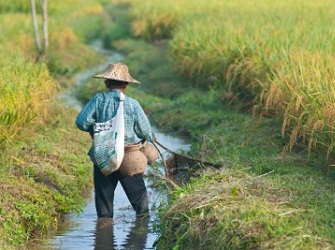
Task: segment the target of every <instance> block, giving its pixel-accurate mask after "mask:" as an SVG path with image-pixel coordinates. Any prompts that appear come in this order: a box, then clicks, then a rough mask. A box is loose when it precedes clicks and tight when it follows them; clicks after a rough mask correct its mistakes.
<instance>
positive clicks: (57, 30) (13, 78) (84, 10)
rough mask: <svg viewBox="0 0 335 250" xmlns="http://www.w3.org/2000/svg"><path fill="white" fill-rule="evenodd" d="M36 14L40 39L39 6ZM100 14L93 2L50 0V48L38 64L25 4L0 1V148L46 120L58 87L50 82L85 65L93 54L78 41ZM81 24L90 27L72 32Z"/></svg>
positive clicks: (27, 5) (86, 36)
mask: <svg viewBox="0 0 335 250" xmlns="http://www.w3.org/2000/svg"><path fill="white" fill-rule="evenodd" d="M83 2H85V4H83ZM37 6H39V3H38V4H37ZM37 11H38V24H39V25H38V28H39V33H40V34H39V35H40V36H42V34H41V33H42V18H41V13H40V11H41V10H40V8H39V7H38V8H37ZM101 12H102V6H101V4H100V3H99V2H96V1H89V2H88V1H81V0H72V1H69V2H68V3H67V4H66V6H65V5H63V4H61V3H57V2H55V1H50V3H49V5H48V15H49V25H48V26H49V40H50V46H49V48H48V51H47V55H46V56H45V57H44V58H42V60H38V59H37V57H38V53H37V49H36V46H35V41H34V30H33V25H32V18H31V14H30V2H29V1H15V3H14V2H10V3H9V2H8V1H1V7H0V13H1V15H0V30H1V33H0V55H1V56H0V65H1V69H2V70H1V75H0V89H1V99H0V110H1V111H0V145H2V144H4V143H12V142H13V140H15V139H18V138H20V137H19V135H22V132H28V134H29V131H30V132H31V131H33V130H36V129H37V128H38V126H40V125H43V123H44V122H45V120H46V119H48V118H50V112H49V108H50V107H49V103H50V101H51V99H53V98H55V97H56V96H57V93H58V91H59V89H60V88H59V87H60V83H59V82H58V81H57V80H55V78H56V77H57V75H60V74H61V75H62V76H66V75H67V74H69V73H71V72H74V71H76V70H78V69H79V67H86V65H88V64H89V63H90V62H91V60H92V59H90V58H94V56H95V54H94V52H93V51H92V49H91V48H88V46H86V45H84V44H83V43H82V42H84V41H86V40H87V39H89V38H91V37H92V36H93V34H92V32H94V30H98V29H97V28H96V27H97V26H98V25H100V23H99V22H101V20H102V18H101V16H100V14H101ZM84 18H85V20H83V19H84ZM88 20H89V22H88ZM85 21H86V22H88V23H89V24H90V26H89V25H87V26H86V28H90V29H89V30H88V31H87V32H84V31H83V30H80V29H76V28H75V27H77V26H78V25H79V23H80V25H82V24H83V22H84V23H85ZM95 32H96V31H95ZM94 35H95V34H94ZM78 61H82V63H78Z"/></svg>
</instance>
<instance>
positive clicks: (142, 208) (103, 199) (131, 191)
mask: <svg viewBox="0 0 335 250" xmlns="http://www.w3.org/2000/svg"><path fill="white" fill-rule="evenodd" d="M119 181H120V183H121V185H122V187H123V190H124V191H125V193H126V195H127V197H128V200H129V201H130V204H131V205H132V207H133V208H134V210H135V211H136V214H137V215H141V214H144V213H147V212H148V194H147V188H146V186H145V183H144V179H143V175H142V174H136V175H133V176H131V177H130V176H122V175H121V174H120V172H119V171H116V172H114V173H112V174H110V175H108V176H105V175H103V174H102V173H101V170H100V169H99V167H98V166H96V165H94V189H95V207H96V210H97V215H98V217H99V218H102V217H112V218H113V203H114V191H115V188H116V186H117V184H118V182H119Z"/></svg>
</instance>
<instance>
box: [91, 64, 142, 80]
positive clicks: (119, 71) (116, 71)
mask: <svg viewBox="0 0 335 250" xmlns="http://www.w3.org/2000/svg"><path fill="white" fill-rule="evenodd" d="M93 78H100V79H110V80H116V81H121V82H128V83H137V84H140V83H141V82H140V81H138V80H136V79H134V78H133V77H132V76H131V75H130V74H129V72H128V67H127V66H126V65H125V64H122V63H116V64H109V65H108V67H107V69H106V71H105V72H104V73H102V74H98V75H96V76H93Z"/></svg>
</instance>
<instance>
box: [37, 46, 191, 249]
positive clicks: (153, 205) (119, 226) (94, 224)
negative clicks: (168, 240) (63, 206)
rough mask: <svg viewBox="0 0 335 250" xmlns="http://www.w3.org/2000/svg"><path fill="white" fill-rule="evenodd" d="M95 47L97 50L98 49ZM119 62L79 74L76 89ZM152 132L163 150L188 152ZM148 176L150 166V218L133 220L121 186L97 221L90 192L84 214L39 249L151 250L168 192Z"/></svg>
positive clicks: (69, 98) (113, 58)
mask: <svg viewBox="0 0 335 250" xmlns="http://www.w3.org/2000/svg"><path fill="white" fill-rule="evenodd" d="M95 47H96V48H99V46H97V45H96V46H95ZM104 53H106V51H104ZM109 53H111V52H109ZM121 58H122V56H121V55H120V54H117V53H112V54H111V55H110V57H109V58H108V60H107V62H106V63H105V64H101V65H98V66H97V67H96V68H92V69H89V70H85V71H83V72H80V73H79V74H78V75H77V76H76V81H77V86H78V85H81V84H83V83H84V82H85V81H86V80H87V79H88V78H91V77H92V76H93V74H95V73H97V72H101V71H104V70H105V69H106V67H107V65H108V63H111V62H118V61H120V60H121ZM62 99H63V102H64V104H65V105H70V106H71V107H74V108H76V109H78V110H79V109H80V108H81V104H80V103H79V102H78V101H77V100H76V99H75V98H74V95H73V93H71V92H68V93H64V94H63V96H62ZM153 129H154V133H155V136H156V137H157V139H158V141H159V142H160V143H161V144H163V145H164V146H165V147H167V148H169V149H171V150H173V151H179V150H184V151H187V150H188V149H189V144H187V143H186V142H185V141H184V140H182V139H179V138H176V137H173V136H170V135H168V134H164V133H161V132H159V131H158V130H157V129H156V128H153ZM160 151H161V152H162V153H163V156H164V155H165V153H164V150H163V149H162V148H160ZM160 160H161V159H160ZM160 160H158V161H160ZM158 165H161V167H158V168H159V169H158V172H160V174H161V175H164V166H163V164H159V163H158ZM156 171H157V169H156ZM148 173H150V166H149V167H148V168H147V171H146V174H145V182H146V185H147V189H148V195H149V209H150V216H149V217H148V218H147V219H137V218H136V215H135V212H134V210H133V209H132V207H131V205H130V203H129V201H128V199H127V197H126V195H125V193H124V191H123V189H122V187H121V185H120V184H119V185H118V186H117V188H116V191H115V200H114V204H115V205H114V218H113V219H97V216H96V211H95V205H94V190H92V192H91V194H90V196H89V198H88V199H87V201H86V206H85V207H84V209H83V211H82V212H81V213H80V214H70V215H68V216H66V220H65V222H64V223H62V225H60V227H59V229H58V231H57V233H56V234H55V236H53V237H52V238H51V239H49V240H47V241H46V242H45V243H43V244H42V245H41V249H50V250H51V249H64V250H70V249H71V250H75V249H80V250H90V249H96V250H107V249H126V250H128V249H134V250H137V249H138V250H140V249H154V242H155V240H156V239H157V237H158V235H156V234H155V232H154V230H153V227H154V226H155V225H157V223H158V217H157V210H158V208H159V207H160V206H164V204H166V202H167V188H166V187H164V184H163V183H162V182H161V185H160V186H159V187H158V186H157V182H156V181H155V180H154V178H158V177H152V175H150V174H148ZM155 183H156V184H155Z"/></svg>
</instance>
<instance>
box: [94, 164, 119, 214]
mask: <svg viewBox="0 0 335 250" xmlns="http://www.w3.org/2000/svg"><path fill="white" fill-rule="evenodd" d="M118 176H119V174H118V173H117V172H115V173H112V174H110V175H108V176H105V175H103V173H102V172H101V170H100V169H99V167H98V166H96V165H94V189H95V208H96V211H97V215H98V217H99V218H102V217H111V218H113V202H114V191H115V188H116V185H117V183H118Z"/></svg>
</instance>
